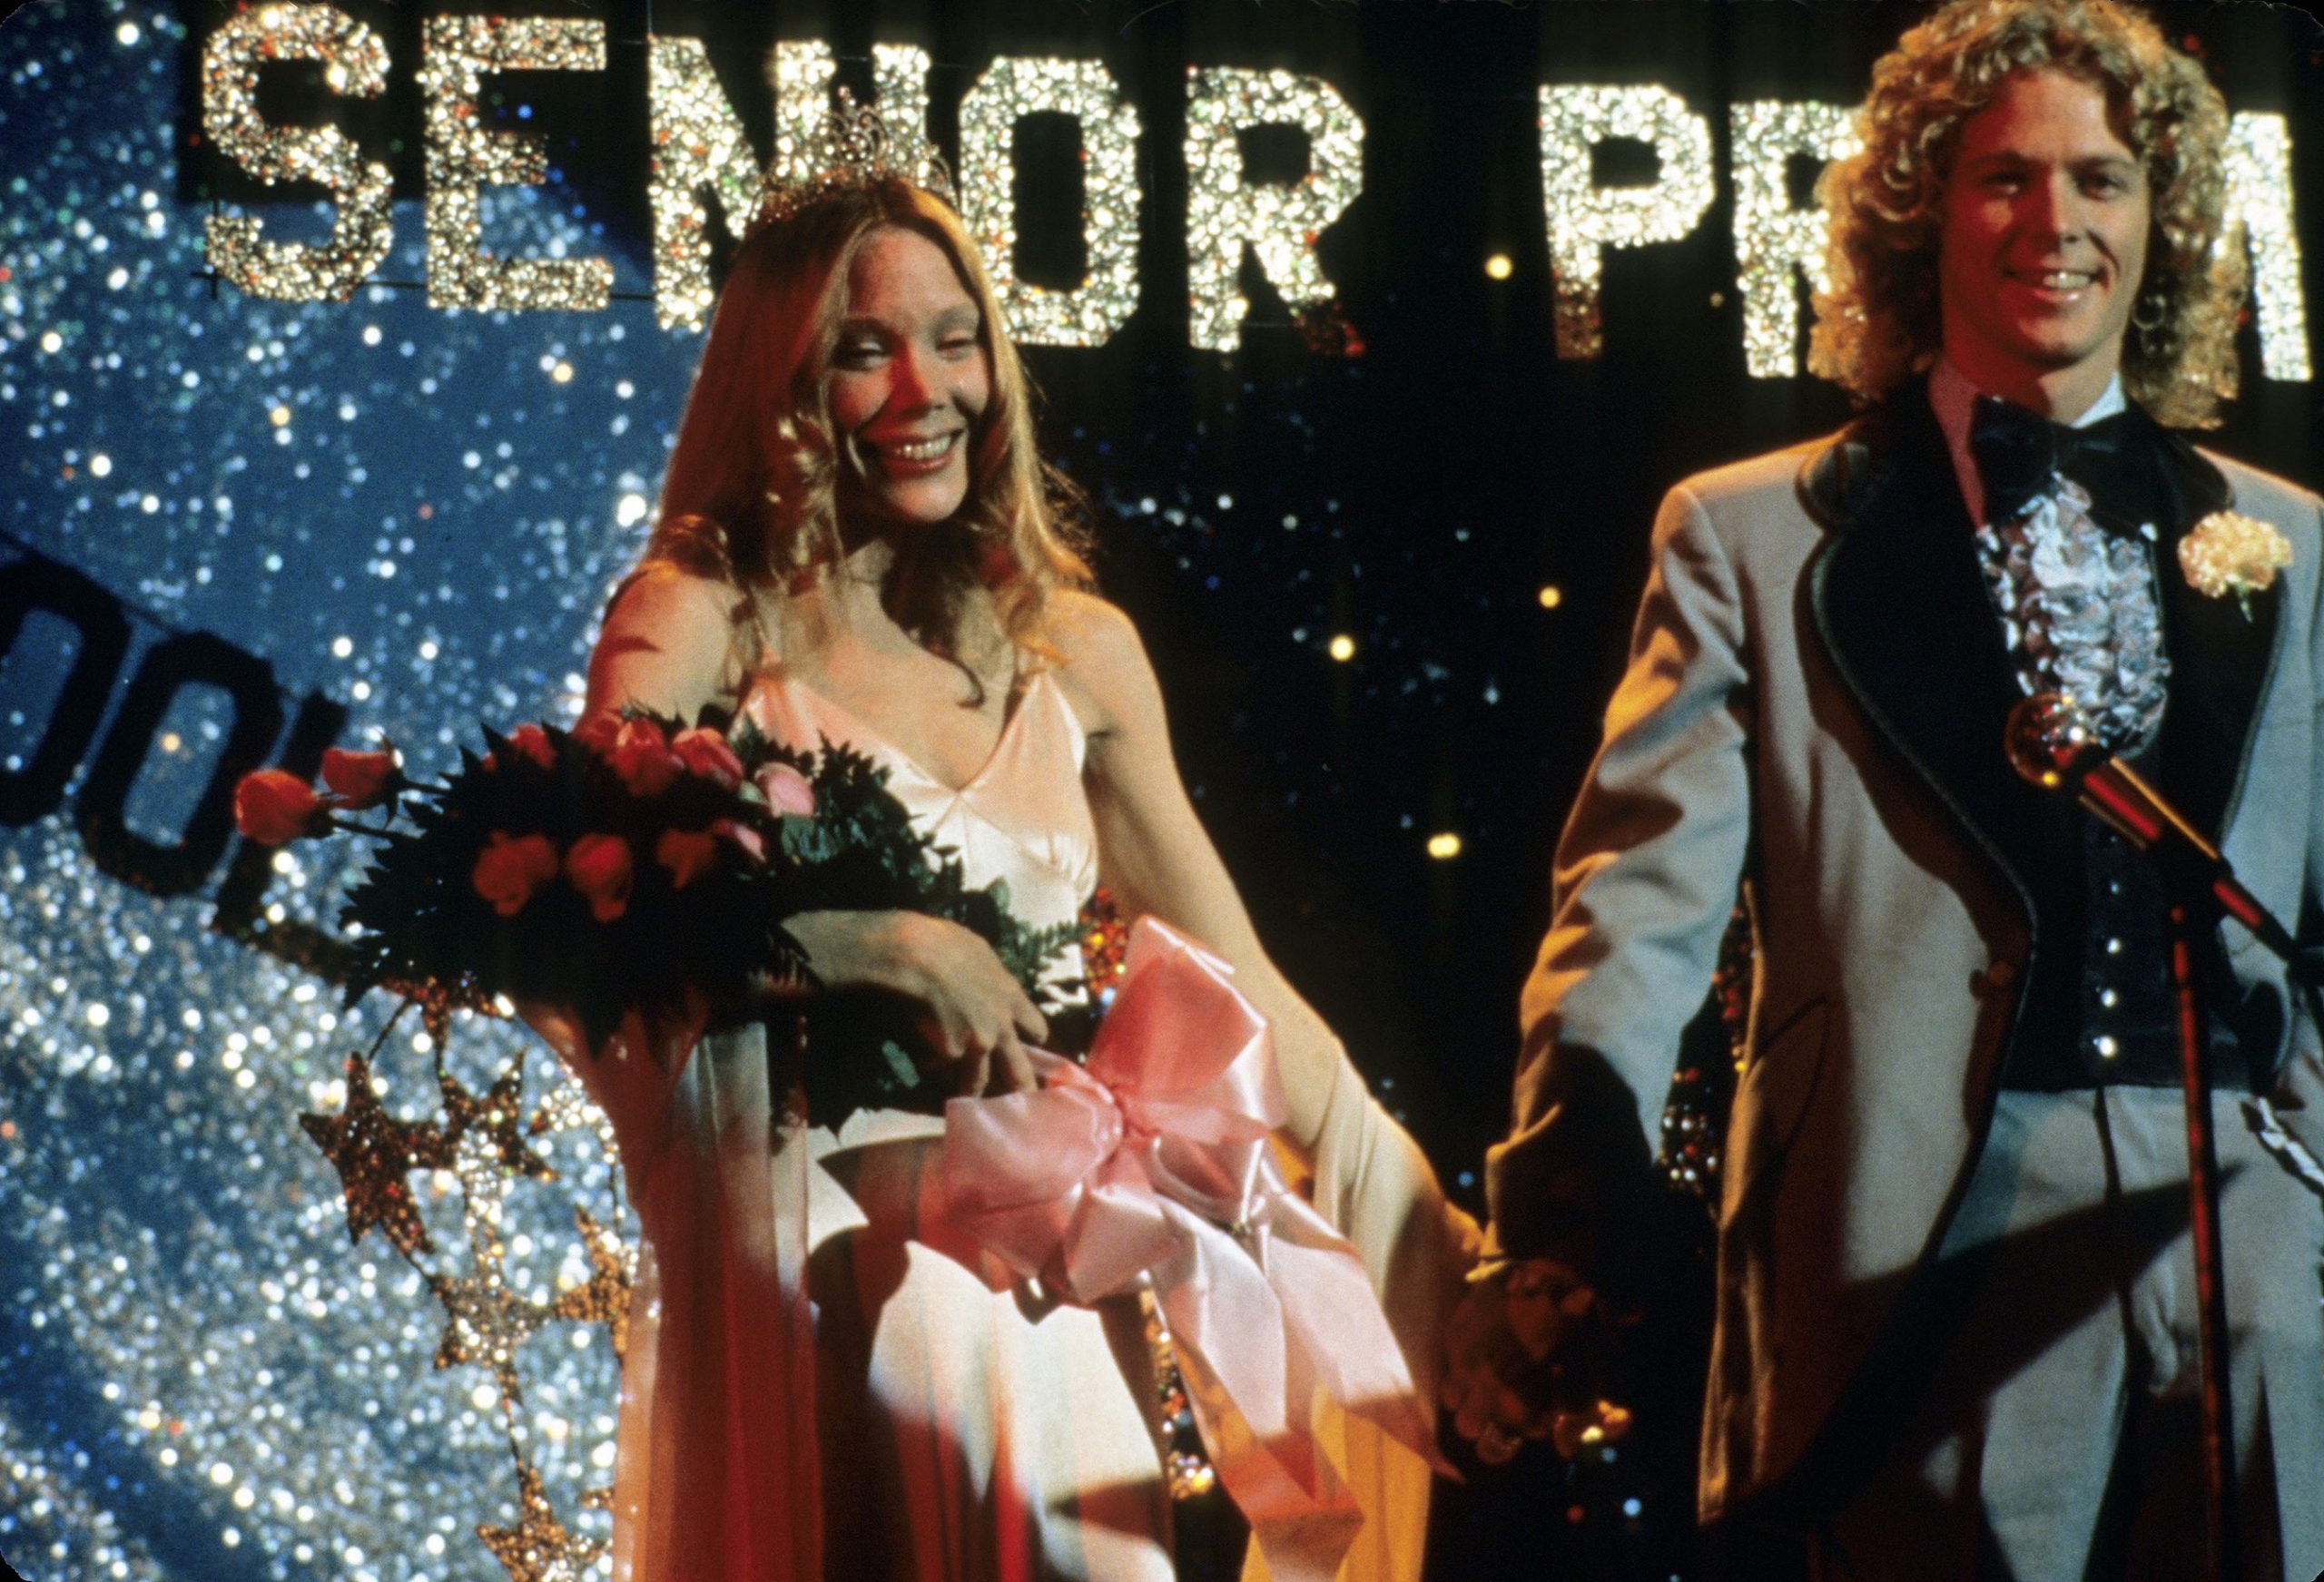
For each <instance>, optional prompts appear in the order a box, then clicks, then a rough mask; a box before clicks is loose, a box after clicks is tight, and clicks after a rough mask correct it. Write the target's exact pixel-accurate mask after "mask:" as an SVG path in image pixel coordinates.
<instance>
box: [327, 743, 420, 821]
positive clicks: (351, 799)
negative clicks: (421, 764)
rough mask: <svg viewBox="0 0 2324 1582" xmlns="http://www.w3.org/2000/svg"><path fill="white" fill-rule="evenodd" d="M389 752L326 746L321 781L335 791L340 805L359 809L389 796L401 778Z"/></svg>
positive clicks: (392, 754) (393, 756)
mask: <svg viewBox="0 0 2324 1582" xmlns="http://www.w3.org/2000/svg"><path fill="white" fill-rule="evenodd" d="M402 778H403V776H402V773H401V771H399V770H398V768H397V767H396V755H395V754H394V753H392V752H346V751H344V750H343V749H340V748H337V747H332V748H327V749H325V750H324V752H323V783H324V784H325V785H327V786H329V787H330V789H331V790H332V791H335V792H337V793H338V796H339V800H340V803H341V805H343V806H345V807H349V808H354V809H357V810H361V809H364V808H376V807H378V806H379V804H380V803H381V802H383V801H387V800H388V796H389V792H391V791H394V790H395V788H396V787H397V785H398V784H399V783H400V781H402Z"/></svg>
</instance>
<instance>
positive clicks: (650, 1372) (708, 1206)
mask: <svg viewBox="0 0 2324 1582" xmlns="http://www.w3.org/2000/svg"><path fill="white" fill-rule="evenodd" d="M527 1020H528V1021H529V1022H530V1023H531V1024H532V1026H533V1027H534V1029H535V1030H536V1031H537V1032H539V1033H540V1034H541V1035H542V1036H543V1037H546V1038H547V1040H548V1041H549V1042H550V1044H551V1045H552V1046H555V1047H556V1050H557V1053H558V1054H559V1056H562V1057H563V1059H564V1060H565V1063H566V1066H567V1067H568V1068H569V1069H570V1070H572V1071H573V1072H574V1073H575V1074H576V1076H579V1077H580V1079H581V1081H582V1083H583V1085H584V1086H586V1087H587V1089H588V1091H589V1094H590V1096H591V1097H592V1098H594V1099H596V1102H597V1104H598V1105H599V1106H600V1107H602V1108H603V1109H604V1110H605V1112H606V1116H607V1118H608V1119H609V1120H611V1122H612V1123H613V1127H614V1135H615V1141H616V1143H617V1144H618V1145H619V1147H620V1152H621V1158H622V1167H623V1174H624V1177H625V1184H626V1185H627V1188H628V1191H629V1194H630V1198H631V1201H632V1202H633V1203H635V1204H636V1206H637V1213H638V1220H639V1226H640V1230H641V1232H642V1234H643V1243H644V1244H643V1247H642V1248H641V1251H640V1253H639V1258H638V1269H637V1284H636V1291H635V1297H634V1299H633V1302H632V1305H631V1316H630V1325H629V1349H628V1351H627V1354H626V1355H625V1357H624V1359H623V1363H622V1389H621V1419H620V1426H619V1429H618V1431H617V1434H616V1440H615V1442H616V1446H617V1454H616V1457H615V1464H614V1510H613V1515H614V1554H613V1560H614V1578H615V1582H671V1579H675V1578H685V1579H687V1582H709V1579H716V1582H819V1579H820V1578H821V1577H822V1478H821V1467H820V1459H819V1457H818V1454H817V1449H816V1436H815V1381H814V1366H815V1353H814V1324H813V1313H812V1306H811V1304H810V1302H809V1300H808V1294H807V1271H806V1260H807V1206H808V1201H809V1190H810V1185H809V1178H808V1168H809V1165H808V1156H807V1137H806V1133H805V1130H804V1128H803V1126H802V1125H799V1124H798V1123H797V1120H796V1117H790V1116H779V1115H777V1112H776V1110H775V1106H774V1105H773V1102H772V1095H771V1092H770V1087H769V1081H770V1079H769V1074H768V1060H767V1053H768V1051H767V1047H766V1037H767V1029H766V1028H765V1027H763V1026H753V1027H746V1028H743V1029H742V1030H740V1031H737V1032H733V1033H720V1034H715V1035H713V1036H711V1037H700V1032H701V1024H700V1022H699V1021H698V1020H697V1021H695V1022H693V1023H691V1024H687V1025H678V1026H670V1027H647V1026H645V1024H644V1023H643V1022H641V1021H640V1020H639V1018H636V1017H631V1018H629V1019H628V1020H627V1021H625V1023H624V1024H623V1026H622V1027H621V1029H620V1030H619V1031H618V1032H617V1033H616V1034H615V1036H614V1037H613V1038H611V1039H610V1040H608V1043H607V1046H606V1048H604V1049H603V1050H601V1051H599V1052H598V1053H597V1054H596V1055H595V1056H592V1055H590V1054H589V1053H588V1052H587V1051H586V1049H584V1048H583V1047H582V1044H581V1038H580V1034H579V1030H578V1028H576V1027H574V1026H573V1025H572V1024H571V1022H570V1021H569V1020H567V1019H566V1018H565V1017H561V1016H558V1015H556V1013H554V1012H552V1011H547V1010H545V1009H543V1008H541V1007H527ZM770 1209H772V1211H773V1212H770Z"/></svg>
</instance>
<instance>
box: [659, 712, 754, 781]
mask: <svg viewBox="0 0 2324 1582" xmlns="http://www.w3.org/2000/svg"><path fill="white" fill-rule="evenodd" d="M670 751H671V752H674V753H675V754H677V758H678V762H681V763H683V764H684V765H685V766H686V772H687V773H688V774H698V775H700V776H701V777H702V778H703V779H704V780H706V781H712V782H714V784H715V785H716V786H717V787H718V789H719V790H720V791H733V790H734V788H735V787H736V786H738V785H740V784H742V783H743V761H742V760H741V759H739V758H737V757H735V756H734V749H733V748H732V747H729V746H727V745H726V738H725V737H724V736H721V735H720V734H719V733H718V732H715V731H713V730H711V729H709V728H708V727H706V726H703V725H696V726H695V727H694V729H693V730H691V731H681V732H678V733H677V734H676V735H675V736H674V737H672V738H671V739H670Z"/></svg>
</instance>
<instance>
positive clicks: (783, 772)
mask: <svg viewBox="0 0 2324 1582" xmlns="http://www.w3.org/2000/svg"><path fill="white" fill-rule="evenodd" d="M751 783H753V785H755V786H757V787H758V788H759V794H760V795H761V796H763V797H764V798H766V805H767V806H768V807H770V808H773V810H774V811H776V812H778V813H791V814H795V815H796V816H797V817H799V818H802V819H812V818H813V817H814V816H815V788H814V787H813V786H812V784H810V783H809V782H808V780H807V777H806V776H805V775H803V774H802V773H800V772H799V771H797V770H795V769H793V768H792V767H791V766H790V765H789V764H787V763H783V762H773V763H769V764H764V765H762V766H761V768H760V770H759V771H758V773H757V774H755V775H753V776H752V777H751Z"/></svg>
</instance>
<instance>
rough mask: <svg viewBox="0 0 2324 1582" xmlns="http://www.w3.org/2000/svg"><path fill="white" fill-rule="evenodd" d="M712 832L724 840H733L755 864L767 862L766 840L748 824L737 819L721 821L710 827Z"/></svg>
mask: <svg viewBox="0 0 2324 1582" xmlns="http://www.w3.org/2000/svg"><path fill="white" fill-rule="evenodd" d="M710 832H711V833H712V834H714V835H715V836H717V837H718V838H719V839H720V840H732V841H733V842H734V844H735V845H736V846H738V847H740V848H742V850H743V856H745V857H747V858H749V859H750V860H752V861H753V862H764V861H765V860H766V840H764V838H763V837H762V836H761V835H760V834H759V832H758V831H757V830H753V829H752V828H751V827H750V826H749V825H748V824H745V823H743V822H742V821H740V820H735V819H721V820H718V822H716V823H714V824H713V825H711V826H710Z"/></svg>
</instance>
